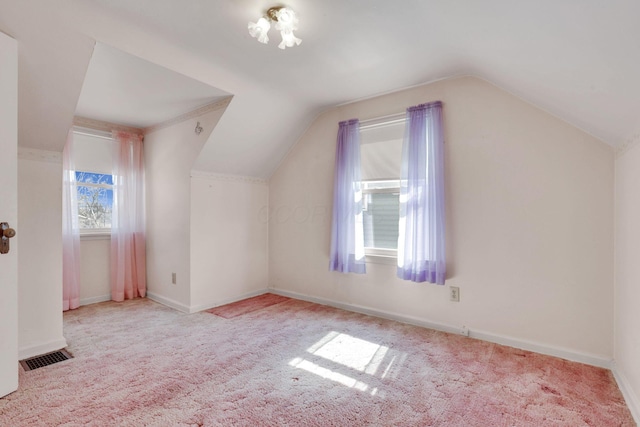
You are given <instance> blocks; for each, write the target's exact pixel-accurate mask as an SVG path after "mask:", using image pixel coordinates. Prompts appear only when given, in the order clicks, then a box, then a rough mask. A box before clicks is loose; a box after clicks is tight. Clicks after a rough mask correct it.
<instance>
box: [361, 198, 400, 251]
mask: <svg viewBox="0 0 640 427" xmlns="http://www.w3.org/2000/svg"><path fill="white" fill-rule="evenodd" d="M364 197H365V204H366V209H365V210H364V212H363V214H364V215H363V222H364V246H365V247H366V248H379V249H398V221H399V216H400V197H399V194H398V193H369V194H365V195H364Z"/></svg>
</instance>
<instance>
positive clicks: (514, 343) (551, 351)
mask: <svg viewBox="0 0 640 427" xmlns="http://www.w3.org/2000/svg"><path fill="white" fill-rule="evenodd" d="M269 292H271V293H274V294H278V295H282V296H287V297H291V298H295V299H300V300H304V301H309V302H315V303H317V304H322V305H328V306H330V307H336V308H341V309H343V310H347V311H353V312H356V313H362V314H368V315H370V316H374V317H381V318H383V319H389V320H396V321H398V322H402V323H407V324H410V325H416V326H422V327H425V328H429V329H435V330H437V331H442V332H449V333H453V334H460V333H461V328H460V327H458V326H454V325H448V324H445V323H440V322H434V321H431V320H428V319H422V318H417V317H412V316H405V315H402V314H398V313H392V312H388V311H383V310H377V309H374V308H370V307H363V306H360V305H356V304H348V303H343V302H339V301H334V300H329V299H325V298H318V297H314V296H311V295H305V294H299V293H297V292H290V291H286V290H283V289H277V288H270V289H269ZM468 332H469V337H471V338H476V339H479V340H483V341H489V342H493V343H496V344H502V345H506V346H509V347H515V348H519V349H522V350H528V351H533V352H535V353H540V354H546V355H548V356H555V357H560V358H562V359H567V360H571V361H574V362H580V363H585V364H587V365H593V366H598V367H600V368H606V369H610V368H611V364H612V361H611V359H608V358H606V357H602V356H598V355H592V354H587V353H581V352H577V351H573V350H569V349H565V348H560V347H554V346H549V345H546V344H540V343H536V342H531V341H526V340H521V339H517V338H513V337H507V336H502V335H498V334H493V333H490V332H483V331H474V330H469V331H468Z"/></svg>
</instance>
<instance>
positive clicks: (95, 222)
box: [76, 172, 113, 230]
mask: <svg viewBox="0 0 640 427" xmlns="http://www.w3.org/2000/svg"><path fill="white" fill-rule="evenodd" d="M76 182H77V188H78V221H79V225H80V229H81V230H83V229H84V230H101V229H108V228H111V211H112V207H113V178H112V176H111V175H106V174H99V173H91V172H76Z"/></svg>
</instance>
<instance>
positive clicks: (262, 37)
mask: <svg viewBox="0 0 640 427" xmlns="http://www.w3.org/2000/svg"><path fill="white" fill-rule="evenodd" d="M248 28H249V34H251V37H255V38H256V39H258V41H259V42H260V43H265V44H266V43H268V42H269V35H268V34H267V33H268V32H269V29H270V28H271V24H270V23H269V21H268V20H267V19H265V18H260V19H258V22H255V23H254V22H249V25H248Z"/></svg>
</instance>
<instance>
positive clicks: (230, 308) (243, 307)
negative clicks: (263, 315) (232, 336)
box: [207, 293, 289, 319]
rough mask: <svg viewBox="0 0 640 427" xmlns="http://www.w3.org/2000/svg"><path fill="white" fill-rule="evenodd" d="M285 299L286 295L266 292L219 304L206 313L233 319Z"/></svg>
mask: <svg viewBox="0 0 640 427" xmlns="http://www.w3.org/2000/svg"><path fill="white" fill-rule="evenodd" d="M287 300H289V298H287V297H283V296H280V295H276V294H269V293H267V294H262V295H258V296H257V297H253V298H247V299H243V300H242V301H237V302H233V303H231V304H226V305H221V306H220V307H215V308H212V309H210V310H207V313H212V314H215V315H216V316H220V317H224V318H225V319H233V318H234V317H238V316H241V315H243V314H247V313H251V312H253V311H256V310H261V309H263V308H266V307H270V306H272V305H275V304H280V303H281V302H284V301H287Z"/></svg>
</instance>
